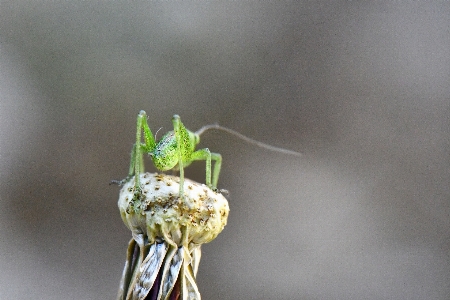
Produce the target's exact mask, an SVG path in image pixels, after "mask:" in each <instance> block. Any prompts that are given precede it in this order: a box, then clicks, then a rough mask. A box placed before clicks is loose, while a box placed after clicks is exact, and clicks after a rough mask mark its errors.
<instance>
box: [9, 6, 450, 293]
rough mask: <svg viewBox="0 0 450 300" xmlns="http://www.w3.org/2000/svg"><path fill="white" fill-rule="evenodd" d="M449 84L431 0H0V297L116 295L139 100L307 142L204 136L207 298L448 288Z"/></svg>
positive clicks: (167, 116)
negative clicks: (211, 237)
mask: <svg viewBox="0 0 450 300" xmlns="http://www.w3.org/2000/svg"><path fill="white" fill-rule="evenodd" d="M449 82H450V4H449V2H447V1H433V2H431V1H430V2H427V3H423V2H407V1H376V2H365V3H363V2H359V1H270V2H264V1H133V2H132V1H114V2H113V1H36V0H33V1H31V0H29V1H26V0H19V1H18V0H15V1H1V2H0V126H1V127H0V270H1V274H0V299H29V298H34V299H114V298H115V296H116V292H117V289H118V285H119V280H120V277H121V273H122V268H123V264H124V260H125V253H126V247H127V243H128V241H129V239H130V238H131V233H130V232H129V231H128V230H127V229H126V227H125V225H124V224H123V223H122V220H121V218H120V216H119V211H118V208H117V200H118V195H119V188H118V187H117V186H109V185H108V183H109V182H110V180H111V179H122V178H124V177H125V176H126V174H127V171H128V165H129V153H130V150H131V146H132V144H133V142H134V139H135V136H134V135H135V126H136V125H135V124H136V116H137V114H138V112H139V111H140V110H141V109H144V110H146V111H147V114H148V115H149V120H148V121H149V125H150V127H151V128H152V129H153V132H156V130H158V129H159V128H160V127H162V130H161V131H160V133H159V136H162V133H163V132H166V131H169V130H171V129H172V124H171V117H172V115H173V114H175V113H177V114H179V115H180V116H181V119H182V121H183V122H184V124H185V125H186V126H187V128H189V129H191V130H197V129H199V128H200V127H201V126H203V125H206V124H211V123H215V122H218V123H219V124H221V125H223V126H226V127H229V128H232V129H234V130H237V131H239V132H241V133H242V134H245V135H247V136H249V137H251V138H254V139H257V140H259V141H262V142H265V143H269V144H272V145H275V146H279V147H283V148H287V149H291V150H295V151H299V152H302V153H303V156H302V157H300V158H298V157H294V156H289V155H283V154H280V153H273V152H268V151H267V150H264V149H261V148H257V147H255V146H253V145H249V144H246V143H245V142H243V141H241V140H239V139H237V138H235V137H233V136H230V135H228V134H227V133H224V132H218V131H208V132H206V133H205V134H204V135H203V136H202V142H201V145H200V147H209V148H210V149H211V151H213V152H219V153H221V154H222V155H223V166H222V172H221V176H220V180H219V188H225V189H228V190H229V191H230V195H229V197H228V199H229V203H230V208H231V211H230V217H229V219H228V225H227V227H226V228H225V230H224V231H223V232H222V234H221V235H219V236H218V238H217V239H216V240H215V241H213V242H212V243H210V244H207V245H204V246H203V257H202V261H201V263H200V270H199V275H198V285H199V289H200V291H201V293H202V296H203V299H448V296H449V295H450V280H449V278H450V190H449V178H450V155H449V149H450V148H449V146H450V137H449V135H450V118H449V116H450V85H449ZM147 169H148V170H150V171H152V170H154V169H153V168H152V167H151V162H150V160H148V161H147ZM204 170H205V165H204V163H203V162H198V163H195V164H193V165H192V166H190V167H189V168H188V169H187V170H186V176H187V177H189V178H191V179H194V180H197V181H200V182H203V181H204V172H205V171H204Z"/></svg>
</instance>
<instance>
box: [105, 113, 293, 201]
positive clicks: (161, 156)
mask: <svg viewBox="0 0 450 300" xmlns="http://www.w3.org/2000/svg"><path fill="white" fill-rule="evenodd" d="M172 123H173V131H169V132H168V133H166V134H165V135H164V136H163V137H162V138H161V139H160V140H159V141H158V142H156V141H155V138H154V136H153V133H152V131H151V130H150V127H149V126H148V123H147V114H146V112H145V111H143V110H141V111H140V112H139V114H138V117H137V131H136V143H135V144H134V145H133V149H132V151H131V163H130V168H129V172H128V176H127V177H126V178H125V179H124V180H122V181H113V182H112V183H117V184H119V185H121V184H123V183H126V182H128V181H129V180H130V179H131V178H132V177H133V176H134V175H138V174H141V173H143V172H144V160H143V154H144V153H147V154H148V155H150V156H151V158H152V160H153V164H154V165H155V167H156V168H157V169H158V170H160V171H167V170H179V173H180V191H179V195H180V197H183V195H184V168H185V167H187V166H189V165H190V164H191V163H192V162H193V161H197V160H204V161H206V179H205V183H206V185H207V186H208V187H209V188H212V189H213V190H216V188H217V183H218V180H219V173H220V168H221V165H222V156H221V155H220V154H219V153H214V152H211V151H209V149H208V148H203V149H198V150H196V146H197V145H198V143H200V135H201V134H203V133H204V132H205V131H206V130H209V129H218V130H223V131H226V132H228V133H230V134H232V135H235V136H237V137H239V138H241V139H243V140H244V141H246V142H249V143H252V144H254V145H257V146H259V147H262V148H265V149H268V150H271V151H277V152H281V153H285V154H290V155H296V156H300V155H301V154H300V153H298V152H295V151H290V150H286V149H283V148H278V147H274V146H270V145H267V144H264V143H261V142H258V141H255V140H253V139H251V138H248V137H246V136H244V135H242V134H240V133H238V132H236V131H234V130H232V129H229V128H226V127H222V126H220V125H218V124H212V125H206V126H203V127H202V128H200V129H199V130H198V131H196V132H192V131H190V130H188V129H186V127H185V126H184V125H183V123H182V122H181V119H180V116H178V115H174V116H173V118H172ZM142 133H143V134H144V136H143V139H144V143H142ZM212 161H214V169H213V170H211V162H212ZM134 178H135V184H134V186H135V198H136V199H137V198H139V197H140V196H141V184H140V179H139V176H134Z"/></svg>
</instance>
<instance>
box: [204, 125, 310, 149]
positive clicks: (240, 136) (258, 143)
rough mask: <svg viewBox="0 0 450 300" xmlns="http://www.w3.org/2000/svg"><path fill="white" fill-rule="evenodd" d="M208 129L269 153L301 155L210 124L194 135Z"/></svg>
mask: <svg viewBox="0 0 450 300" xmlns="http://www.w3.org/2000/svg"><path fill="white" fill-rule="evenodd" d="M209 129H217V130H223V131H225V132H228V133H230V134H232V135H234V136H237V137H238V138H240V139H242V140H244V141H246V142H247V143H250V144H253V145H256V146H259V147H261V148H264V149H267V150H270V151H275V152H280V153H284V154H289V155H295V156H301V155H302V154H301V153H299V152H295V151H291V150H287V149H284V148H279V147H275V146H271V145H268V144H265V143H262V142H259V141H256V140H254V139H251V138H249V137H246V136H245V135H243V134H241V133H239V132H237V131H234V130H233V129H230V128H227V127H223V126H220V125H219V124H211V125H206V126H203V127H202V128H200V129H199V130H197V131H196V132H195V134H198V135H199V136H200V135H201V134H203V133H204V132H205V131H207V130H209Z"/></svg>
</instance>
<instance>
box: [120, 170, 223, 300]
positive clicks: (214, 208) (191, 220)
mask: <svg viewBox="0 0 450 300" xmlns="http://www.w3.org/2000/svg"><path fill="white" fill-rule="evenodd" d="M134 183H135V180H134V179H133V178H131V179H130V180H129V181H128V182H127V183H126V184H125V185H124V186H123V187H122V190H121V191H120V196H119V203H118V205H119V210H120V215H121V217H122V220H123V221H124V223H125V225H126V226H127V227H128V228H129V229H130V230H131V232H132V235H133V239H132V240H131V241H130V244H129V247H128V255H127V261H126V263H125V268H124V272H123V276H122V281H121V286H120V289H119V295H118V299H200V293H199V292H198V288H197V285H196V283H195V276H196V274H197V270H198V264H199V261H200V256H201V250H200V246H201V244H203V243H208V242H210V241H212V240H213V239H214V238H216V236H217V235H218V234H219V233H220V232H221V231H222V230H223V228H224V227H225V225H226V223H227V217H228V213H229V207H228V202H227V200H226V199H225V197H223V195H222V194H221V193H218V192H216V191H213V190H211V189H210V188H208V187H207V186H205V185H202V184H199V183H197V182H194V181H192V180H189V179H187V178H185V179H184V195H183V197H182V198H180V197H179V189H180V187H179V178H178V177H175V176H169V175H164V174H151V173H143V174H140V183H141V187H140V190H136V189H135V185H134Z"/></svg>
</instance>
